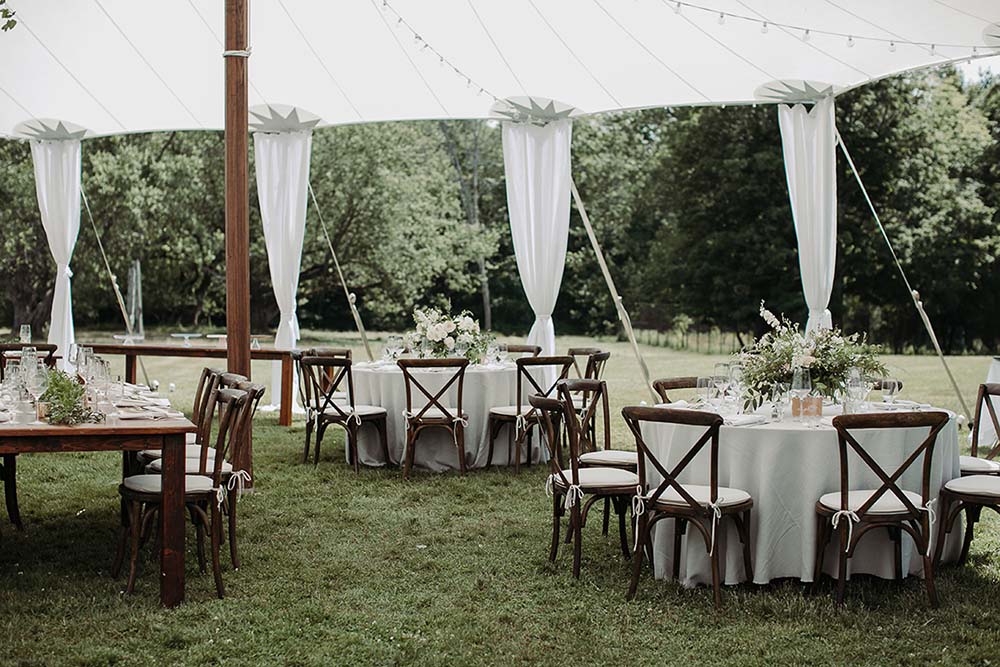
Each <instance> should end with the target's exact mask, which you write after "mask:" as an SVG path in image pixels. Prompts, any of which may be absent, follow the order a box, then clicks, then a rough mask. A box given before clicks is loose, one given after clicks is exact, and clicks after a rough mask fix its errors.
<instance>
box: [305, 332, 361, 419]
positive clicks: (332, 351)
mask: <svg viewBox="0 0 1000 667" xmlns="http://www.w3.org/2000/svg"><path fill="white" fill-rule="evenodd" d="M303 357H340V358H343V359H352V358H353V352H351V350H350V349H349V348H346V347H307V348H305V349H303V350H295V351H294V352H292V361H293V362H294V363H295V375H296V377H297V378H298V382H297V383H296V385H297V390H298V392H299V402H300V403H301V404H302V405H303V406H308V405H310V404H311V403H312V402H313V401H312V397H311V396H307V395H306V392H307V391H308V390H310V389H311V387H309V386H308V383H307V382H305V381H304V378H303V376H302V359H303ZM332 380H333V374H332V372H329V371H328V373H327V375H326V378H325V380H324V387H325V383H328V382H330V381H332ZM334 398H335V399H336V400H338V401H340V400H343V401H346V400H347V392H346V391H338V392H337V393H336V395H335V396H334ZM308 410H309V408H308V407H306V411H307V412H308Z"/></svg>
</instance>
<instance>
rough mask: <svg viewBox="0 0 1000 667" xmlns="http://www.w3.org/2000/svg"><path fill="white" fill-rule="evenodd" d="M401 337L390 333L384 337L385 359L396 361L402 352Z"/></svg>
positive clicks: (403, 346)
mask: <svg viewBox="0 0 1000 667" xmlns="http://www.w3.org/2000/svg"><path fill="white" fill-rule="evenodd" d="M404 348H405V345H404V344H403V337H402V336H397V335H395V334H394V335H392V336H389V337H388V338H386V339H385V354H386V360H387V361H396V360H397V359H399V357H400V355H402V354H403V349H404Z"/></svg>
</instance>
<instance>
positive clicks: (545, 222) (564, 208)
mask: <svg viewBox="0 0 1000 667" xmlns="http://www.w3.org/2000/svg"><path fill="white" fill-rule="evenodd" d="M572 136H573V124H572V121H570V120H559V121H555V122H552V123H549V124H548V125H545V126H541V127H540V126H537V125H530V124H527V123H512V122H505V123H504V124H503V162H504V173H505V175H506V179H507V210H508V213H509V216H510V232H511V238H512V239H513V243H514V256H515V258H516V259H517V269H518V272H519V273H520V275H521V285H522V286H523V287H524V293H525V295H526V296H527V297H528V303H529V304H530V305H531V310H532V311H534V313H535V323H534V324H533V325H532V327H531V331H530V332H529V334H528V344H529V345H539V346H541V348H542V354H544V355H549V354H554V353H555V349H556V332H555V326H554V325H553V323H552V311H553V309H554V308H555V306H556V299H557V298H558V296H559V286H560V284H561V283H562V275H563V266H564V265H565V263H566V241H567V236H568V234H569V202H570V178H571V177H570V142H571V140H572Z"/></svg>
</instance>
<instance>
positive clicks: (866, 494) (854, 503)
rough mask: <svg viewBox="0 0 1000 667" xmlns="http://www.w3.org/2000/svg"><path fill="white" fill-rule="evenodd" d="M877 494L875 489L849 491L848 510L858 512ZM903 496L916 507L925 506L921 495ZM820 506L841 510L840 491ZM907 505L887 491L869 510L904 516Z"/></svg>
mask: <svg viewBox="0 0 1000 667" xmlns="http://www.w3.org/2000/svg"><path fill="white" fill-rule="evenodd" d="M874 493H875V489H864V490H860V491H849V492H848V493H847V509H849V510H851V511H852V512H854V511H857V510H858V509H859V508H860V507H861V506H862V505H864V504H865V503H866V502H867V501H868V499H869V498H871V497H872V495H873V494H874ZM903 494H904V495H905V496H906V497H907V499H909V501H910V502H911V503H913V506H914V507H917V508H919V507H921V506H922V505H923V504H924V500H923V498H921V497H920V494H919V493H914V492H913V491H903ZM819 504H820V505H822V506H823V507H826V508H827V509H830V510H833V511H835V512H836V511H838V510H840V491H834V492H833V493H827V494H825V495H824V496H823V497H821V498H820V499H819ZM908 511H909V510H908V509H907V508H906V505H904V504H903V502H902V501H901V500H900V499H899V498H897V497H896V494H894V493H893V492H892V491H886V492H885V493H884V494H883V495H882V497H881V498H879V499H878V500H876V501H875V504H874V505H872V506H871V508H869V510H868V514H902V513H905V512H908Z"/></svg>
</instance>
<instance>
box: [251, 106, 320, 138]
mask: <svg viewBox="0 0 1000 667" xmlns="http://www.w3.org/2000/svg"><path fill="white" fill-rule="evenodd" d="M322 122H323V119H322V118H320V117H319V116H317V115H316V114H314V113H312V112H310V111H306V110H305V109H302V108H301V107H295V106H290V105H287V104H258V105H256V106H253V107H250V130H251V131H252V132H264V133H268V134H275V133H278V132H309V131H311V130H313V129H314V128H315V127H316V126H317V125H319V124H320V123H322Z"/></svg>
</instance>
